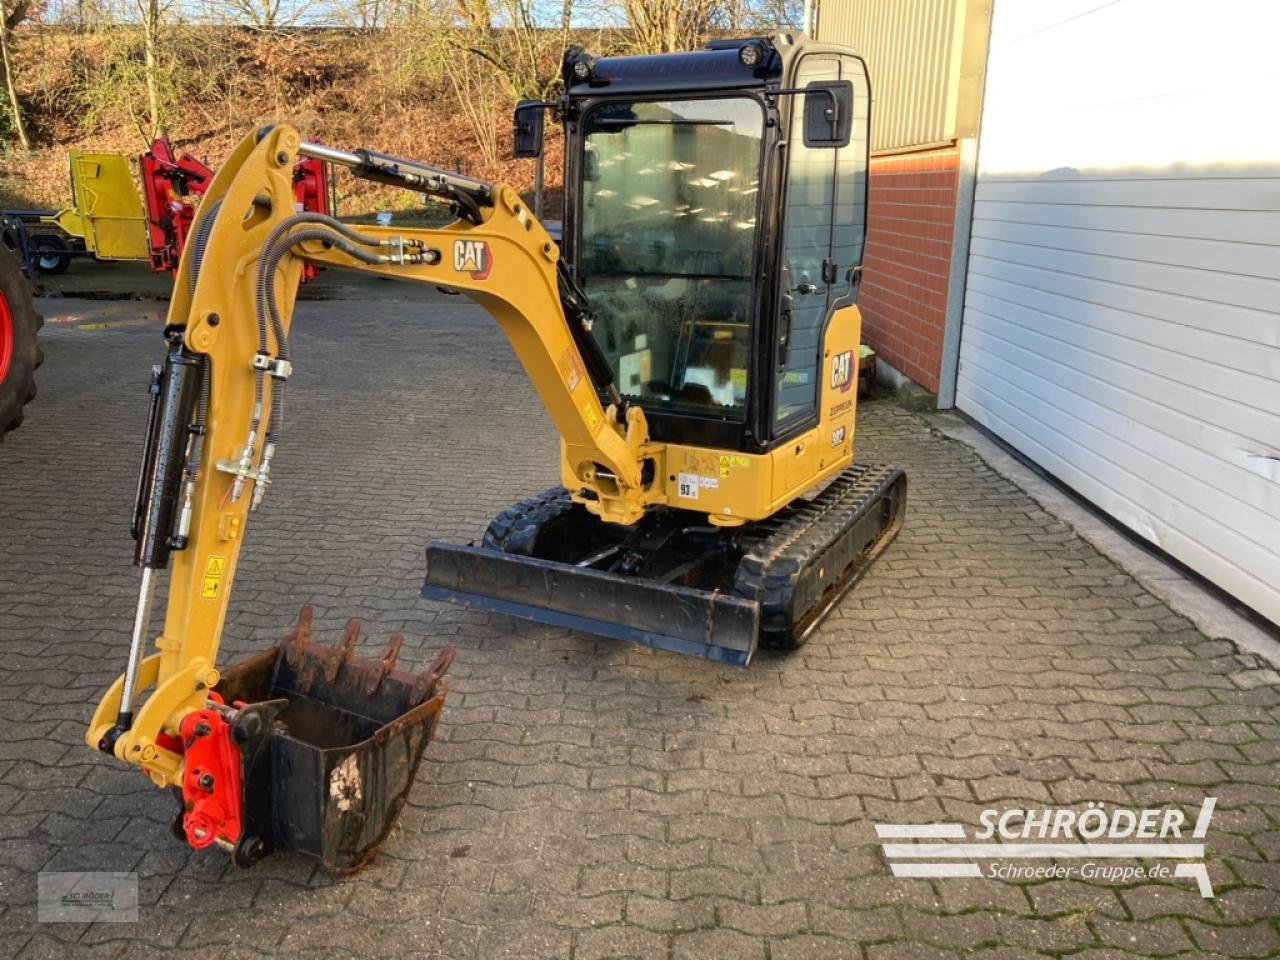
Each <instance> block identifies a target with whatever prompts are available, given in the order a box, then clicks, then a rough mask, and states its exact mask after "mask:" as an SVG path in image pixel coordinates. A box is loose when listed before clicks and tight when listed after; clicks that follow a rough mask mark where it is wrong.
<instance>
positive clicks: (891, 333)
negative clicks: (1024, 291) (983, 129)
mask: <svg viewBox="0 0 1280 960" xmlns="http://www.w3.org/2000/svg"><path fill="white" fill-rule="evenodd" d="M958 167H959V151H958V150H957V149H956V148H955V147H946V148H944V149H940V150H926V151H921V152H918V153H908V154H900V155H896V156H878V157H873V158H872V160H871V177H870V181H869V185H868V194H869V196H868V199H867V204H868V211H869V218H868V221H867V248H866V254H865V256H864V258H863V267H862V270H863V273H862V290H861V293H860V294H859V298H858V306H859V307H860V308H861V309H862V318H863V321H862V322H863V327H862V334H863V339H864V340H865V341H866V342H867V343H869V344H871V345H872V346H873V347H875V349H876V352H877V354H879V356H881V357H882V358H883V359H884V360H886V361H887V362H888V363H890V364H891V365H892V366H893V367H895V368H896V369H898V370H900V371H901V372H902V373H905V374H906V375H907V376H908V377H910V378H911V379H912V380H915V381H916V382H917V383H919V384H921V385H922V386H924V387H926V388H927V389H929V390H931V391H933V392H934V393H937V391H938V371H939V368H940V366H941V364H942V340H943V330H944V329H945V326H946V310H947V282H948V279H949V277H950V264H951V240H952V231H953V229H954V223H955V211H956V187H957V172H958Z"/></svg>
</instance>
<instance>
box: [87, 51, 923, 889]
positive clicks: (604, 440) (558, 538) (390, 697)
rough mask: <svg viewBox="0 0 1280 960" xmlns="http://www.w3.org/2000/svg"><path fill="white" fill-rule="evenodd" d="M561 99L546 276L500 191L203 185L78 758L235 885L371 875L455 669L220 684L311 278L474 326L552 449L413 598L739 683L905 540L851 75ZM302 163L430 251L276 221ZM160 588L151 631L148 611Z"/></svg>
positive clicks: (389, 173)
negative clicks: (129, 778)
mask: <svg viewBox="0 0 1280 960" xmlns="http://www.w3.org/2000/svg"><path fill="white" fill-rule="evenodd" d="M563 72H564V82H565V94H564V96H563V97H562V98H561V99H559V100H558V101H557V102H555V103H550V104H548V103H534V102H524V103H522V104H520V105H519V106H518V108H517V110H516V129H515V135H516V153H517V155H525V156H534V155H537V154H538V152H539V151H540V149H541V139H542V131H543V117H544V116H545V114H546V113H547V112H554V114H555V115H557V116H558V118H559V119H560V121H561V122H562V123H563V125H564V134H565V137H566V154H567V158H568V159H567V161H566V177H565V183H566V185H567V188H566V195H567V198H568V199H567V203H566V207H567V209H566V219H565V224H564V235H563V236H564V239H563V242H562V243H563V249H561V247H560V246H558V245H557V244H556V243H555V242H553V241H552V239H551V237H550V236H549V235H548V233H547V231H546V230H545V229H544V228H543V226H542V224H541V223H539V221H538V220H537V219H536V218H535V217H534V216H533V215H532V213H531V212H530V209H529V207H528V206H527V205H526V203H525V201H524V200H523V199H522V198H521V197H520V195H519V194H518V193H517V192H516V191H515V190H514V189H512V188H511V187H510V186H506V185H502V184H491V183H487V182H483V181H480V180H477V179H473V178H470V177H466V176H462V175H460V174H456V173H453V172H450V171H447V170H443V169H439V168H436V167H433V166H429V165H426V164H422V163H418V162H414V161H410V160H405V159H401V158H397V157H392V156H388V155H385V154H382V153H378V152H375V151H372V150H366V149H359V150H354V151H345V150H340V149H336V148H333V147H328V146H321V145H318V144H312V143H308V142H305V141H303V140H302V139H301V138H300V136H299V134H298V133H297V132H296V131H295V130H294V129H292V128H290V127H288V126H274V127H269V128H265V129H263V130H260V131H258V132H257V133H255V134H253V135H252V136H249V137H247V138H246V139H245V140H244V141H243V142H242V143H241V144H240V145H239V146H238V147H237V148H236V150H235V152H234V153H233V154H232V155H231V157H230V158H229V159H228V160H227V161H226V163H225V164H223V166H222V168H221V170H220V171H219V172H218V174H217V176H216V177H215V178H214V180H213V182H212V183H211V184H210V185H209V188H208V191H207V193H206V194H205V197H204V200H203V202H202V204H201V206H200V209H199V213H198V216H197V219H196V222H195V224H194V228H193V229H194V233H193V240H192V242H191V243H190V244H189V245H188V246H187V248H186V250H185V251H184V254H183V257H182V261H181V265H180V268H179V271H178V276H177V280H176V288H175V291H174V295H173V300H172V302H171V306H170V311H169V317H168V325H167V326H166V328H165V338H166V342H167V352H166V355H165V358H164V362H163V363H162V364H161V365H159V366H157V367H156V368H154V371H153V378H152V386H151V395H152V405H151V414H150V417H149V426H148V433H147V441H146V444H145V451H144V456H143V463H142V468H141V471H140V478H139V483H138V494H137V500H136V504H135V511H134V536H135V539H136V541H137V546H136V554H135V562H136V565H137V566H138V567H140V568H141V580H140V592H139V600H138V604H137V612H136V616H135V618H134V623H133V631H132V638H131V644H130V648H129V657H128V663H127V666H126V668H125V671H124V673H123V674H122V675H121V676H120V678H119V679H118V680H117V681H116V682H115V683H114V684H113V685H112V686H111V688H110V689H109V690H108V691H107V693H106V694H105V696H104V697H103V698H102V700H101V702H100V703H99V705H98V707H97V710H96V712H95V714H94V717H93V720H92V722H91V724H90V727H89V730H88V732H87V735H86V739H87V742H88V743H89V745H90V746H92V747H93V748H95V749H99V750H102V751H104V752H106V753H108V754H111V755H113V756H114V757H116V758H117V759H118V760H120V761H123V762H125V763H128V764H132V765H134V766H137V767H139V768H141V769H142V770H143V771H145V772H146V773H147V774H148V775H149V776H150V777H151V779H152V780H153V781H154V782H155V783H156V784H157V785H158V786H160V787H165V788H171V789H173V790H174V791H175V792H176V794H177V795H178V796H179V799H180V808H179V812H178V815H177V817H176V819H175V824H174V827H175V831H176V832H177V833H178V834H179V835H180V836H182V837H183V838H185V839H186V841H187V842H188V843H190V844H191V845H192V846H194V847H197V848H204V847H210V846H214V845H217V846H219V847H222V848H224V849H225V850H227V851H228V852H230V853H231V854H232V856H233V858H234V860H235V862H237V863H239V864H243V865H247V864H249V863H252V862H254V861H255V860H257V859H258V858H259V857H261V856H263V855H264V854H265V853H267V852H269V851H271V850H296V851H301V852H303V853H307V854H310V855H312V856H315V857H317V858H319V859H320V860H321V861H322V862H323V863H324V864H325V866H327V867H329V868H330V869H333V870H339V871H341V870H351V869H355V868H357V867H359V866H360V865H361V864H363V863H364V862H365V861H366V860H367V859H368V858H369V856H371V855H372V852H373V850H374V848H375V847H376V846H377V844H378V843H379V842H380V841H381V840H382V839H383V838H384V837H385V836H386V833H387V831H388V830H389V829H390V826H391V825H392V823H393V822H394V820H395V817H396V815H397V814H398V812H399V809H400V807H401V805H402V804H403V802H404V799H405V796H406V794H407V792H408V790H409V787H410V785H411V784H412V782H413V778H414V773H415V770H416V768H417V765H418V763H419V760H420V758H421V756H422V751H423V747H424V746H425V744H426V742H427V740H428V739H429V738H430V736H431V732H432V730H433V728H434V726H435V724H436V722H437V721H438V719H439V716H440V711H441V708H442V707H443V704H444V699H445V696H446V671H447V669H448V666H449V663H450V661H451V660H452V657H453V651H452V649H446V650H445V651H444V652H443V653H442V654H441V655H440V657H439V659H437V660H436V662H435V663H434V664H432V665H431V666H430V667H428V668H427V669H426V670H425V671H423V672H422V673H421V674H418V675H410V674H408V673H405V672H403V671H400V670H397V669H396V666H395V663H396V656H397V652H398V650H399V645H400V638H397V637H393V638H392V642H391V644H390V645H389V646H388V648H387V650H386V652H385V653H384V654H383V655H382V656H381V657H379V658H377V659H373V660H362V659H360V658H358V657H357V656H356V647H357V644H358V641H359V627H358V625H356V624H354V622H353V624H352V625H350V626H349V627H348V629H347V633H346V635H345V637H344V639H343V641H342V644H341V645H340V646H337V647H327V646H322V645H319V644H312V643H311V616H310V612H309V610H307V609H304V611H303V613H302V615H301V616H300V617H299V620H298V623H297V625H296V626H295V627H294V629H293V630H292V631H291V632H290V633H289V635H288V636H287V637H286V638H285V639H284V640H283V641H282V642H281V644H280V645H279V646H278V647H276V648H274V649H271V650H267V651H264V652H263V653H260V654H258V655H257V656H255V657H253V658H251V659H249V660H247V661H244V662H242V663H239V664H236V665H234V666H231V667H230V668H229V669H227V670H226V672H220V671H219V669H218V666H217V653H218V647H219V642H220V638H221V634H222V630H223V625H224V622H225V619H226V615H227V609H228V604H229V602H230V598H231V591H232V585H233V582H234V577H235V571H236V564H237V558H238V555H239V553H240V549H241V546H242V544H243V543H244V540H245V536H246V532H247V526H248V523H249V519H250V517H251V515H252V512H253V511H254V510H255V509H257V508H258V507H259V505H260V504H261V502H262V501H263V497H264V495H265V494H266V492H267V491H268V490H269V487H270V484H271V482H272V464H273V462H274V458H275V456H276V455H277V450H280V451H284V450H286V449H287V440H286V438H285V437H284V436H283V435H282V417H281V413H280V411H281V408H282V402H283V399H284V393H285V389H286V385H287V383H288V381H289V379H290V378H291V375H292V373H293V360H292V356H293V355H292V352H291V350H290V339H291V336H292V317H293V310H294V300H295V295H296V292H297V287H298V281H299V277H300V276H301V274H302V272H303V270H304V269H305V268H306V267H308V266H313V267H323V268H326V269H329V268H332V269H343V270H355V271H359V272H363V273H368V274H372V275H375V276H382V277H393V278H398V279H402V280H408V281H415V282H420V283H427V284H433V285H436V286H438V287H441V288H444V289H445V290H447V291H449V292H458V293H462V294H464V295H466V296H468V297H470V298H471V299H472V300H474V301H475V302H476V303H477V304H479V305H480V306H481V307H483V308H484V309H485V310H487V311H488V312H489V313H490V314H491V315H492V316H493V317H494V319H495V320H496V321H497V323H498V325H499V326H500V328H501V329H502V331H503V333H505V334H506V336H507V338H508V339H509V341H510V343H511V345H512V347H513V349H514V351H515V353H516V355H517V357H518V358H519V360H520V362H521V363H522V365H523V367H524V370H525V371H526V373H527V374H528V376H529V378H530V380H531V381H532V384H533V386H534V388H535V390H536V391H537V394H538V396H539V397H540V398H541V401H542V403H543V404H544V406H545V408H546V411H547V413H548V414H549V416H550V418H551V420H552V422H553V423H554V425H555V426H556V428H557V430H558V431H559V434H560V453H561V458H560V459H561V462H560V485H559V486H557V487H554V488H552V489H551V490H548V491H546V492H544V493H541V494H538V495H537V496H534V497H531V498H530V499H528V500H525V501H523V502H522V503H519V504H517V505H515V506H513V507H512V508H510V509H509V510H506V511H505V512H503V513H502V514H501V515H499V516H498V517H497V518H495V519H494V520H493V522H492V523H491V524H490V526H489V529H488V530H487V531H486V532H485V534H484V536H483V539H482V540H481V542H480V544H479V545H457V544H448V543H440V542H432V543H430V544H429V545H428V546H427V550H426V577H425V583H424V587H423V591H422V592H423V595H424V596H425V597H428V598H432V599H443V600H448V601H452V602H458V603H462V604H468V605H472V606H476V607H480V608H482V609H486V610H492V611H501V612H504V613H508V614H512V615H515V616H520V617H527V618H531V619H534V620H537V621H541V622H544V623H549V624H554V625H559V626H563V627H567V628H573V629H580V630H584V631H589V632H594V633H597V634H601V635H604V636H608V637H614V638H619V639H622V640H628V641H633V642H638V643H643V644H648V645H651V646H655V647H659V648H663V649H666V650H671V651H677V652H680V653H685V654H695V655H700V656H703V657H706V658H709V659H711V660H714V661H719V662H722V663H727V664H733V665H739V666H745V665H746V664H747V663H748V661H749V660H750V658H751V656H752V654H753V652H754V651H755V650H756V648H757V646H758V645H759V644H761V643H766V644H773V645H776V646H781V647H795V646H798V645H799V644H800V643H802V642H803V641H804V640H805V638H806V637H807V636H808V635H809V634H810V633H811V631H812V630H813V629H814V627H815V625H816V624H817V623H818V622H819V621H820V620H821V619H822V617H823V616H824V614H825V613H826V612H827V611H828V610H830V608H831V607H832V605H833V604H834V603H835V602H836V601H837V600H838V599H839V598H840V596H841V595H842V594H843V593H844V591H846V590H847V589H848V588H849V586H850V585H851V584H852V583H853V582H854V581H855V580H856V579H857V578H858V577H859V576H860V575H861V574H862V573H863V571H865V569H866V568H867V565H868V564H869V563H870V562H871V560H872V559H873V558H874V557H875V556H876V555H877V554H878V553H879V552H880V551H881V550H882V549H884V547H885V545H886V544H887V543H888V542H889V541H890V539H891V538H892V537H893V536H894V534H895V532H896V531H897V529H898V528H899V526H900V524H901V522H902V517H903V511H904V507H905V497H906V486H905V478H904V476H903V474H902V472H901V471H899V470H895V469H891V468H888V467H882V466H876V465H870V464H858V463H855V462H854V460H853V440H854V423H855V420H854V417H855V403H856V396H857V391H856V389H855V384H856V381H857V358H858V345H859V333H860V319H859V313H858V308H857V306H856V305H855V299H856V292H857V286H858V278H859V271H860V262H861V257H862V248H863V241H864V232H865V211H866V187H867V133H868V129H869V107H870V92H869V86H868V79H867V73H866V69H865V66H864V64H863V62H862V61H861V60H860V59H859V58H858V57H857V56H855V55H854V54H852V53H850V52H849V51H847V50H844V49H841V48H838V47H833V46H827V45H820V44H817V43H813V42H810V41H809V40H807V39H805V38H803V37H800V36H794V35H790V36H788V35H781V36H775V37H772V38H756V39H750V40H739V41H731V42H716V43H713V44H711V45H710V46H709V47H708V48H707V49H705V50H700V51H697V52H691V53H682V54H671V55H663V56H652V57H619V58H605V59H599V60H597V59H594V58H593V57H591V56H590V55H589V54H587V53H586V52H584V51H582V50H580V49H576V48H573V49H570V51H569V52H568V54H567V55H566V58H565V63H564V70H563ZM299 156H303V157H311V158H315V159H318V160H323V161H326V162H328V163H332V164H336V165H338V166H341V167H345V168H347V169H348V170H349V171H350V172H351V173H352V174H353V175H355V176H357V177H362V178H365V179H368V180H371V181H375V182H378V183H381V184H386V185H389V186H392V187H400V188H405V189H409V190H412V191H415V192H418V193H424V194H428V195H431V196H432V197H435V198H438V199H439V200H441V201H443V202H444V203H447V204H449V205H450V206H451V208H452V210H453V213H454V214H455V215H456V220H454V222H452V223H451V224H450V225H448V226H446V227H443V228H441V229H416V228H402V227H398V226H392V227H359V228H354V227H351V226H348V225H346V224H343V223H341V222H339V221H337V220H335V219H333V218H331V217H329V216H327V215H325V214H321V213H315V212H305V211H304V212H297V211H296V210H295V196H294V183H293V168H294V164H295V162H296V161H297V159H298V157H299ZM166 568H168V570H169V589H168V601H167V608H166V612H165V618H164V625H163V628H162V632H161V633H160V634H159V636H158V637H156V638H155V640H154V647H155V650H154V652H151V653H149V654H148V653H147V652H146V650H145V647H146V641H147V639H148V638H149V637H150V636H151V620H152V614H151V606H152V597H153V595H154V593H155V588H156V583H157V580H158V578H159V577H160V576H161V571H163V570H164V569H166Z"/></svg>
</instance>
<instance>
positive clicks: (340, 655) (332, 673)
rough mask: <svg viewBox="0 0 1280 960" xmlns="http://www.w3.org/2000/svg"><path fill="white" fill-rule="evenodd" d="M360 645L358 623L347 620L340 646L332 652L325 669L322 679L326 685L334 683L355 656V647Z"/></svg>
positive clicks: (357, 621)
mask: <svg viewBox="0 0 1280 960" xmlns="http://www.w3.org/2000/svg"><path fill="white" fill-rule="evenodd" d="M359 643H360V621H359V620H348V621H347V629H346V630H344V631H343V633H342V646H340V647H338V649H337V650H334V651H333V654H332V655H331V659H330V660H329V665H328V666H327V667H325V671H324V679H325V681H326V682H327V683H336V682H337V680H338V674H339V672H341V670H342V668H343V667H344V666H346V664H347V661H349V660H350V659H351V658H352V657H354V656H355V654H356V646H357V645H358V644H359Z"/></svg>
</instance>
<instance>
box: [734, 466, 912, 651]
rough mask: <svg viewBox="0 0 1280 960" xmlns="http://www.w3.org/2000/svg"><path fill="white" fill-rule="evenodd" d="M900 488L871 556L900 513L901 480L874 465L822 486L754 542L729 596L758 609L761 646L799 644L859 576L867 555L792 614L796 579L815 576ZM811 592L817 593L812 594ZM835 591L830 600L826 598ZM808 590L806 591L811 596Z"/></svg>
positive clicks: (847, 472) (894, 472) (897, 472)
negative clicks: (841, 543)
mask: <svg viewBox="0 0 1280 960" xmlns="http://www.w3.org/2000/svg"><path fill="white" fill-rule="evenodd" d="M898 484H902V485H903V490H902V492H901V495H900V498H899V504H898V510H897V512H896V514H895V515H894V516H893V517H892V518H891V519H890V523H889V524H888V525H886V527H885V528H884V529H883V530H881V531H880V532H879V533H878V534H877V538H876V540H875V541H873V543H872V551H875V550H876V549H877V548H879V547H882V546H883V544H884V543H886V542H887V540H888V539H889V538H888V537H886V533H888V534H890V535H891V534H893V533H896V530H897V526H898V524H899V523H900V521H901V519H902V513H903V511H904V508H905V503H906V496H905V475H904V474H903V473H902V471H901V470H898V469H896V468H893V467H886V466H882V465H879V464H865V463H859V464H854V465H853V466H852V467H850V468H848V469H847V470H845V471H844V472H843V473H841V474H840V475H839V476H838V477H836V479H835V480H833V481H832V482H831V483H830V484H828V485H827V487H826V489H824V490H823V491H822V492H821V493H820V494H818V496H816V497H815V498H813V499H812V500H809V501H805V502H800V503H796V504H795V505H794V506H793V507H792V508H791V509H792V512H791V515H790V516H789V517H788V518H787V519H786V521H785V522H784V523H783V524H782V526H781V527H780V528H779V529H778V530H777V531H776V532H775V533H773V534H772V535H770V536H769V537H767V538H766V539H764V540H763V541H761V542H759V543H758V544H756V546H754V547H753V548H752V549H751V550H750V551H749V552H748V553H747V554H745V555H744V556H743V558H742V561H741V562H740V563H739V564H738V571H737V576H736V578H735V580H734V593H735V594H736V595H738V596H740V597H745V598H747V599H750V600H755V601H757V602H758V603H759V604H760V625H761V641H762V642H764V643H768V644H773V645H776V646H785V647H794V646H798V645H799V644H800V643H801V642H803V639H804V634H805V633H806V632H807V631H808V630H809V629H811V628H812V627H813V626H814V617H815V615H816V614H817V613H820V612H821V611H820V610H815V609H814V608H817V607H820V606H822V605H823V604H824V602H826V601H828V600H833V599H838V597H839V594H840V593H843V591H844V590H845V589H848V586H849V585H850V584H851V583H852V582H853V580H855V579H856V578H857V576H859V575H860V574H861V573H862V570H863V568H865V566H866V565H867V563H868V562H869V561H870V559H871V557H870V556H869V555H867V554H868V553H870V552H872V551H866V552H864V553H863V554H862V555H859V556H856V557H854V558H853V559H852V564H851V565H849V566H847V567H846V569H845V570H843V571H842V572H841V574H840V575H839V576H837V577H836V578H835V579H834V580H833V581H832V582H831V583H830V584H829V585H828V587H827V588H826V589H825V590H823V591H817V592H816V593H815V595H814V597H813V598H812V600H811V602H810V604H809V606H808V608H806V609H804V610H800V611H795V610H793V609H792V608H793V604H794V600H795V597H796V594H797V591H798V588H799V587H800V585H801V577H802V576H804V575H805V574H807V573H810V574H815V575H816V571H817V570H818V569H821V568H822V567H823V566H824V564H823V562H822V561H823V560H824V558H825V557H826V556H827V555H828V553H829V552H830V551H831V550H833V549H834V548H836V547H838V546H839V544H838V541H839V540H840V538H841V537H842V536H843V535H845V534H846V533H851V532H852V531H853V528H854V525H855V524H856V523H857V522H858V520H859V519H860V518H861V517H862V516H863V515H865V514H866V513H868V512H869V511H871V510H873V509H875V507H876V505H877V504H878V503H880V501H881V500H882V499H883V498H884V497H885V496H886V495H889V494H890V492H891V491H892V489H893V488H894V487H895V485H898ZM814 589H816V588H814ZM831 589H834V590H836V591H837V593H836V595H835V597H834V598H832V597H829V596H828V592H829V591H830V590H831ZM809 592H813V590H812V589H811V591H809Z"/></svg>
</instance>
